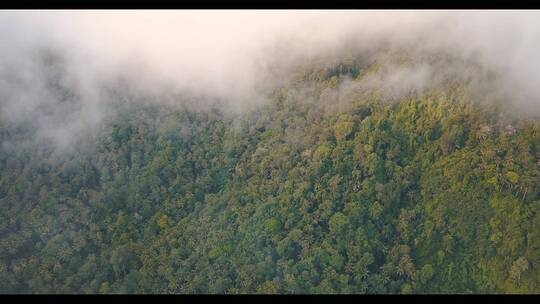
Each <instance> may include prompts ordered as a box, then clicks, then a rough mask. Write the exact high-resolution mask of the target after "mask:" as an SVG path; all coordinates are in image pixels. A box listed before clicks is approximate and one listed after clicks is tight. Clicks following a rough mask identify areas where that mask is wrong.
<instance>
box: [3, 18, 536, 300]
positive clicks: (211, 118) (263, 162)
mask: <svg viewBox="0 0 540 304" xmlns="http://www.w3.org/2000/svg"><path fill="white" fill-rule="evenodd" d="M126 14H127V13H126ZM405 15H406V14H405ZM4 17H5V16H4ZM13 18H15V17H13ZM15 19H17V18H15ZM367 19H368V20H369V18H367ZM428 19H429V20H431V19H430V18H428ZM347 20H353V19H347ZM403 20H408V21H407V22H405V21H403V22H405V23H400V24H410V23H411V20H416V19H414V18H412V19H407V18H405V17H404V19H403ZM193 22H195V21H193ZM366 22H367V21H366ZM195 23H196V22H195ZM2 24H3V25H5V24H7V22H6V23H5V24H4V23H2ZM352 24H354V23H343V24H342V27H343V28H345V29H346V28H349V27H350V26H352ZM419 24H420V25H422V24H425V21H422V22H419ZM389 28H392V27H389ZM420 28H422V27H421V26H420ZM333 29H334V30H335V31H338V30H337V29H336V28H333ZM6 31H7V32H9V31H11V29H10V28H9V27H7V26H4V27H0V32H1V33H4V32H6ZM339 31H341V30H339ZM381 31H382V30H381ZM148 32H149V33H151V31H148ZM480 32H481V30H480ZM333 33H335V32H333V31H332V30H329V33H327V35H329V37H331V36H332V35H331V34H333ZM373 33H379V32H378V31H374V32H373ZM525 33H528V32H527V31H525ZM87 35H89V36H86V37H87V38H88V37H90V36H91V35H90V34H88V33H87ZM141 35H143V36H144V35H145V34H144V33H142V34H141ZM164 35H165V36H166V34H164ZM524 36H527V35H524ZM321 37H325V36H324V35H322V36H321ZM339 37H342V36H339ZM369 37H371V36H369ZM420 37H424V36H420ZM296 38H298V36H297V37H296ZM362 39H363V40H364V41H370V40H369V39H367V38H362ZM362 39H361V41H362ZM323 40H324V39H323ZM338 40H339V39H338ZM293 41H295V40H293ZM296 41H303V40H301V39H300V40H296ZM322 42H324V43H330V42H328V41H322ZM156 43H158V44H159V42H156ZM320 43H321V42H319V41H318V42H317V45H319V44H320ZM324 43H322V44H324ZM525 45H532V44H525ZM4 47H5V48H8V47H6V46H5V45H4ZM297 50H298V49H297ZM454 50H455V48H450V49H447V50H446V51H443V50H442V49H441V47H440V45H439V47H437V48H434V47H430V46H429V45H425V48H423V49H420V48H418V47H415V46H414V45H411V44H407V43H405V44H403V43H399V44H395V43H394V44H384V43H381V44H377V45H375V46H370V47H351V46H349V45H347V46H344V47H342V48H340V49H338V50H335V49H334V50H333V51H328V52H327V51H324V52H318V53H317V52H314V53H313V54H307V55H306V56H305V58H302V56H299V57H297V56H293V57H286V58H281V57H279V56H277V55H280V54H281V55H282V54H286V53H287V48H286V47H281V46H280V47H276V48H275V49H272V50H271V53H273V54H274V55H275V56H276V57H272V58H267V61H265V62H263V63H261V65H260V66H259V68H261V69H260V70H258V69H255V70H254V71H255V72H259V74H257V73H255V74H248V75H257V77H258V78H257V79H255V80H252V82H250V83H249V85H246V86H244V85H245V84H242V79H243V78H236V77H233V76H231V79H232V80H234V81H231V82H228V81H224V83H226V84H230V83H236V82H238V87H234V88H225V87H227V85H223V84H222V86H213V85H210V83H211V82H203V83H204V85H207V86H208V89H207V91H205V90H200V88H201V87H204V85H200V87H198V86H192V85H188V86H180V87H179V86H176V85H174V82H169V81H165V80H164V78H160V77H158V76H156V70H155V69H154V70H153V69H152V68H150V67H149V68H148V69H145V68H143V67H142V66H144V64H142V65H136V66H135V67H133V66H132V69H129V68H128V70H126V71H128V72H129V73H135V74H137V73H138V74H141V77H128V76H129V75H126V74H129V73H118V74H117V73H112V72H110V71H109V72H106V73H105V72H103V71H102V72H100V73H97V74H94V73H95V71H96V70H95V69H94V68H93V67H89V68H88V73H81V74H79V73H80V72H81V71H84V69H83V70H80V69H78V68H74V65H73V62H74V61H73V57H72V56H73V54H72V55H70V54H69V52H67V53H66V52H65V51H63V49H62V48H54V47H45V48H39V49H35V51H33V52H31V54H32V55H31V56H30V55H28V57H21V58H32V61H31V62H27V63H26V64H22V65H17V64H16V63H17V62H16V61H11V63H6V62H2V67H1V68H0V72H1V77H0V80H1V82H0V96H1V97H2V99H1V102H0V106H1V108H0V114H1V116H0V117H1V119H0V142H1V146H0V293H231V294H234V293H263V294H269V293H538V292H539V291H540V272H539V271H538V268H539V266H540V213H539V211H540V196H539V192H540V129H539V128H540V124H539V121H540V120H539V117H538V113H540V112H538V110H539V109H538V108H537V105H538V103H537V102H536V100H535V99H529V98H528V97H529V96H531V94H532V93H533V92H534V90H532V88H533V85H532V83H534V81H531V82H530V83H522V84H521V85H519V86H517V87H512V85H511V84H514V83H516V82H518V81H517V80H518V79H521V78H516V77H514V76H513V75H514V74H513V73H514V72H516V71H518V70H520V71H526V70H527V69H525V68H520V69H518V68H516V69H514V70H507V71H508V73H506V74H505V73H504V72H503V71H505V70H501V69H500V66H499V65H493V64H492V65H487V64H486V62H492V61H490V60H487V59H486V58H490V57H489V56H487V55H486V56H480V57H479V56H465V55H464V54H466V53H467V52H453V51H454ZM525 53H526V52H525ZM77 56H80V54H79V55H76V57H77ZM113 57H114V56H113ZM13 58H14V57H13ZM115 58H116V57H115ZM293 59H294V60H293ZM530 59H531V60H533V59H534V58H532V57H531V58H530ZM22 61H23V62H24V60H22ZM512 62H513V63H516V62H517V61H512ZM531 64H532V66H534V64H535V63H534V62H533V63H531ZM536 64H537V63H536ZM201 65H202V66H204V64H203V63H201ZM119 66H122V67H126V68H127V67H129V66H130V65H126V66H123V65H119ZM139 67H140V68H141V69H138V68H139ZM239 69H240V70H242V72H245V71H247V70H249V69H247V70H246V69H245V66H244V67H243V68H240V67H239ZM188 70H189V69H188ZM202 70H204V73H208V72H209V71H211V69H210V70H209V69H208V67H205V68H202ZM189 71H191V70H189ZM124 72H125V71H124ZM252 72H253V71H252ZM145 73H147V74H145ZM204 73H202V74H204ZM157 74H159V73H157ZM180 74H181V73H180ZM180 74H178V75H180ZM218 74H219V73H218ZM233 74H234V73H233ZM81 75H85V76H84V77H83V78H80V77H82V76H81ZM96 75H99V77H98V76H96ZM186 75H187V76H183V77H185V78H182V80H185V79H188V78H189V75H197V73H195V74H189V73H188V72H186ZM224 75H226V74H224ZM231 75H232V74H231ZM511 75H512V77H510V76H511ZM520 75H521V74H520ZM524 75H528V76H531V77H532V76H534V75H533V74H527V73H525V74H524ZM524 75H522V77H525V76H524ZM154 77H157V78H154ZM214 77H216V78H214V79H216V80H219V79H221V78H220V77H221V76H220V77H217V76H215V75H214ZM193 78H194V79H195V80H197V79H198V78H197V77H196V76H193ZM209 78H211V77H210V76H209ZM248 78H249V77H248ZM533 78H534V77H532V78H531V79H533ZM509 79H512V81H510V80H509ZM8 88H9V90H8ZM238 88H241V89H238ZM509 88H513V89H509ZM519 92H521V93H523V94H521V93H519ZM251 98H253V99H251Z"/></svg>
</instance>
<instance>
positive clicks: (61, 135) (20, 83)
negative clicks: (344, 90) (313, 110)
mask: <svg viewBox="0 0 540 304" xmlns="http://www.w3.org/2000/svg"><path fill="white" fill-rule="evenodd" d="M539 47H540V11H354V10H350V11H334V10H332V11H317V10H307V11H294V10H288V11H249V10H245V11H2V12H0V54H1V56H0V120H1V124H0V127H6V126H13V125H16V124H21V123H27V122H31V123H32V124H33V125H34V126H35V127H36V128H37V130H38V131H36V132H37V133H36V134H37V138H39V139H47V140H52V141H53V142H55V143H56V144H57V145H58V146H59V147H68V146H70V145H72V144H73V138H76V137H77V136H78V135H79V134H82V133H84V132H88V131H89V130H93V129H95V127H96V126H99V124H100V122H101V121H102V118H103V116H104V115H105V114H106V113H107V109H108V108H107V104H108V103H111V102H114V98H113V97H111V95H110V93H109V92H108V91H107V90H106V89H105V88H107V87H109V88H110V87H111V86H114V84H115V83H120V82H123V83H128V84H129V87H130V88H131V92H132V94H133V95H140V96H154V97H156V98H152V100H153V102H160V100H163V102H165V100H166V101H167V102H169V103H171V102H172V103H174V102H178V103H181V102H182V100H181V99H174V98H172V99H171V98H165V97H163V98H160V96H163V95H166V94H168V93H164V92H189V94H192V95H194V96H196V95H199V96H208V97H212V98H216V99H219V100H220V101H221V102H222V104H223V106H224V107H226V108H228V109H233V110H234V111H243V110H245V109H249V108H251V107H254V106H257V105H260V104H264V103H265V102H266V98H267V94H265V93H264V92H266V91H267V90H268V89H271V88H272V87H275V86H277V85H279V84H280V81H282V80H283V78H284V75H286V74H287V73H288V72H289V71H290V70H292V69H294V68H295V67H296V66H297V65H299V64H301V63H302V62H307V61H309V60H310V59H313V58H318V57H321V56H323V57H324V56H326V57H328V58H339V56H340V55H341V54H343V53H344V52H352V53H362V52H364V53H365V52H375V51H376V50H378V49H381V48H385V49H401V48H404V49H407V50H408V51H410V52H411V53H412V54H413V57H414V54H416V53H418V54H421V53H422V54H423V53H444V52H445V53H448V54H452V55H453V56H457V57H460V58H463V59H464V60H469V59H470V60H474V61H475V62H477V63H478V64H480V65H481V66H484V67H485V68H486V69H489V70H493V71H494V72H495V73H496V74H497V75H499V78H500V79H501V81H502V82H501V83H502V86H501V87H497V89H498V90H497V92H500V91H504V94H505V95H504V96H508V97H509V100H508V102H511V103H513V104H515V105H516V107H517V108H519V109H521V110H522V111H523V112H533V113H538V112H539V111H540V97H539V96H540V94H539V93H540V92H538V90H540V52H539V51H538V50H539ZM326 57H325V58H326ZM460 68H461V67H455V66H451V67H448V69H447V70H448V71H452V72H453V73H461V72H462V71H461V70H459V69H460ZM443 70H444V69H443ZM276 71H277V72H276ZM440 71H441V68H440V67H439V68H437V69H435V68H434V67H433V66H430V65H429V64H428V65H425V64H422V65H420V66H419V67H418V68H406V69H403V68H399V69H395V70H394V69H392V68H390V69H389V70H387V72H386V73H385V74H384V75H383V76H381V77H379V78H377V79H371V80H370V81H371V82H370V83H371V85H373V86H375V85H381V84H390V86H391V87H394V88H396V87H399V91H400V92H401V91H403V92H405V91H408V90H409V89H411V88H426V87H429V86H430V84H431V82H432V80H433V79H435V78H437V77H435V76H437V75H436V74H437V73H440ZM463 73H465V71H463ZM439 76H440V75H439ZM66 90H67V91H68V92H67V93H66ZM501 96H502V95H501ZM501 96H499V97H501ZM73 100H76V102H73ZM2 144H3V145H4V146H5V145H8V144H9V143H6V142H3V143H2Z"/></svg>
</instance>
